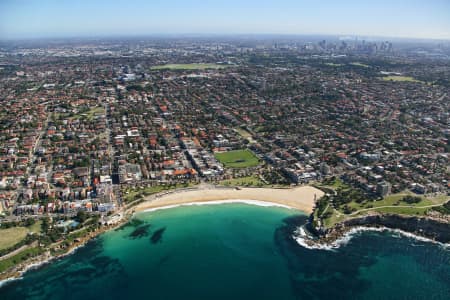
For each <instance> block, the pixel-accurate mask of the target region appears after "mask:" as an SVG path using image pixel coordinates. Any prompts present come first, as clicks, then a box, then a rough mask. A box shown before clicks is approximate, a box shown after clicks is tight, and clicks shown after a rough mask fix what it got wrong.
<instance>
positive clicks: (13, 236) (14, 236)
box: [0, 227, 29, 250]
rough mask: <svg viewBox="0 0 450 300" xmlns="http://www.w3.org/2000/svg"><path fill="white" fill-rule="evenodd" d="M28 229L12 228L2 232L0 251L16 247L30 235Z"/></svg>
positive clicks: (0, 234) (0, 231)
mask: <svg viewBox="0 0 450 300" xmlns="http://www.w3.org/2000/svg"><path fill="white" fill-rule="evenodd" d="M28 232H29V231H28V228H26V227H11V228H7V229H1V230H0V250H3V249H7V248H9V247H12V246H14V245H15V244H17V243H18V242H20V241H21V240H23V239H24V238H25V237H26V236H27V234H28Z"/></svg>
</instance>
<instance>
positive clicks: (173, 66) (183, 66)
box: [151, 63, 227, 70]
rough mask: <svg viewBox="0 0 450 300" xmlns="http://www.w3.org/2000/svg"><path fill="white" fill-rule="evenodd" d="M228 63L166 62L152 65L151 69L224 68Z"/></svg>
mask: <svg viewBox="0 0 450 300" xmlns="http://www.w3.org/2000/svg"><path fill="white" fill-rule="evenodd" d="M226 67H227V66H226V65H218V64H211V63H208V64H206V63H205V64H203V63H200V64H166V65H159V66H153V67H151V70H206V69H223V68H226Z"/></svg>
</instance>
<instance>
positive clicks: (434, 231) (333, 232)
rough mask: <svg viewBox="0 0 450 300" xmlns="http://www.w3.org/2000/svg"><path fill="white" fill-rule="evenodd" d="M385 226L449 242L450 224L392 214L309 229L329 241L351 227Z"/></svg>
mask: <svg viewBox="0 0 450 300" xmlns="http://www.w3.org/2000/svg"><path fill="white" fill-rule="evenodd" d="M358 226H364V227H386V228H389V229H399V230H402V231H405V232H409V233H412V234H415V235H418V236H422V237H425V238H429V239H432V240H435V241H437V242H441V243H450V224H449V223H446V222H441V221H438V220H435V219H431V218H426V217H415V216H402V215H394V214H375V215H368V216H364V217H359V218H353V219H349V220H346V221H343V222H341V223H338V224H336V225H335V226H334V227H332V228H328V229H324V228H311V227H312V226H310V228H309V230H310V231H311V232H313V233H314V234H316V235H317V236H318V237H319V240H322V241H325V242H329V241H332V240H336V239H338V238H340V237H341V236H342V235H343V234H344V233H345V232H347V231H348V230H350V229H351V228H353V227H358Z"/></svg>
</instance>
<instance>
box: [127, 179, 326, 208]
mask: <svg viewBox="0 0 450 300" xmlns="http://www.w3.org/2000/svg"><path fill="white" fill-rule="evenodd" d="M323 195H324V192H322V191H321V190H319V189H316V188H315V187H312V186H301V187H295V188H289V189H272V188H239V189H237V188H225V187H224V188H217V187H214V186H207V187H206V188H201V187H199V188H196V189H189V190H185V191H175V192H169V193H165V194H162V195H161V194H157V195H151V196H148V197H146V198H145V202H143V203H140V204H138V205H137V206H135V207H134V208H133V209H134V211H136V212H140V211H148V210H149V209H156V208H161V207H175V206H180V205H195V204H200V203H201V204H208V202H210V204H215V203H217V201H220V204H222V203H223V204H225V203H233V202H237V201H239V202H245V201H247V202H251V201H253V202H255V203H256V202H261V203H271V204H273V205H271V206H283V207H288V208H293V209H297V210H300V211H303V212H305V213H308V214H309V213H312V211H313V209H314V206H315V201H316V200H317V199H319V198H320V197H322V196H323ZM241 199H242V200H241ZM244 199H245V200H244ZM253 204H254V203H253ZM265 206H266V205H265ZM267 206H269V205H267Z"/></svg>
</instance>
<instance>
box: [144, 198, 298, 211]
mask: <svg viewBox="0 0 450 300" xmlns="http://www.w3.org/2000/svg"><path fill="white" fill-rule="evenodd" d="M229 203H244V204H249V205H257V206H263V207H269V206H275V207H282V208H287V209H293V208H292V207H290V206H287V205H283V204H279V203H273V202H267V201H261V200H243V199H230V200H213V201H202V202H188V203H180V204H173V205H166V206H161V207H154V208H149V209H146V210H143V211H142V212H152V211H157V210H163V209H169V208H175V207H180V206H201V205H218V204H229Z"/></svg>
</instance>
